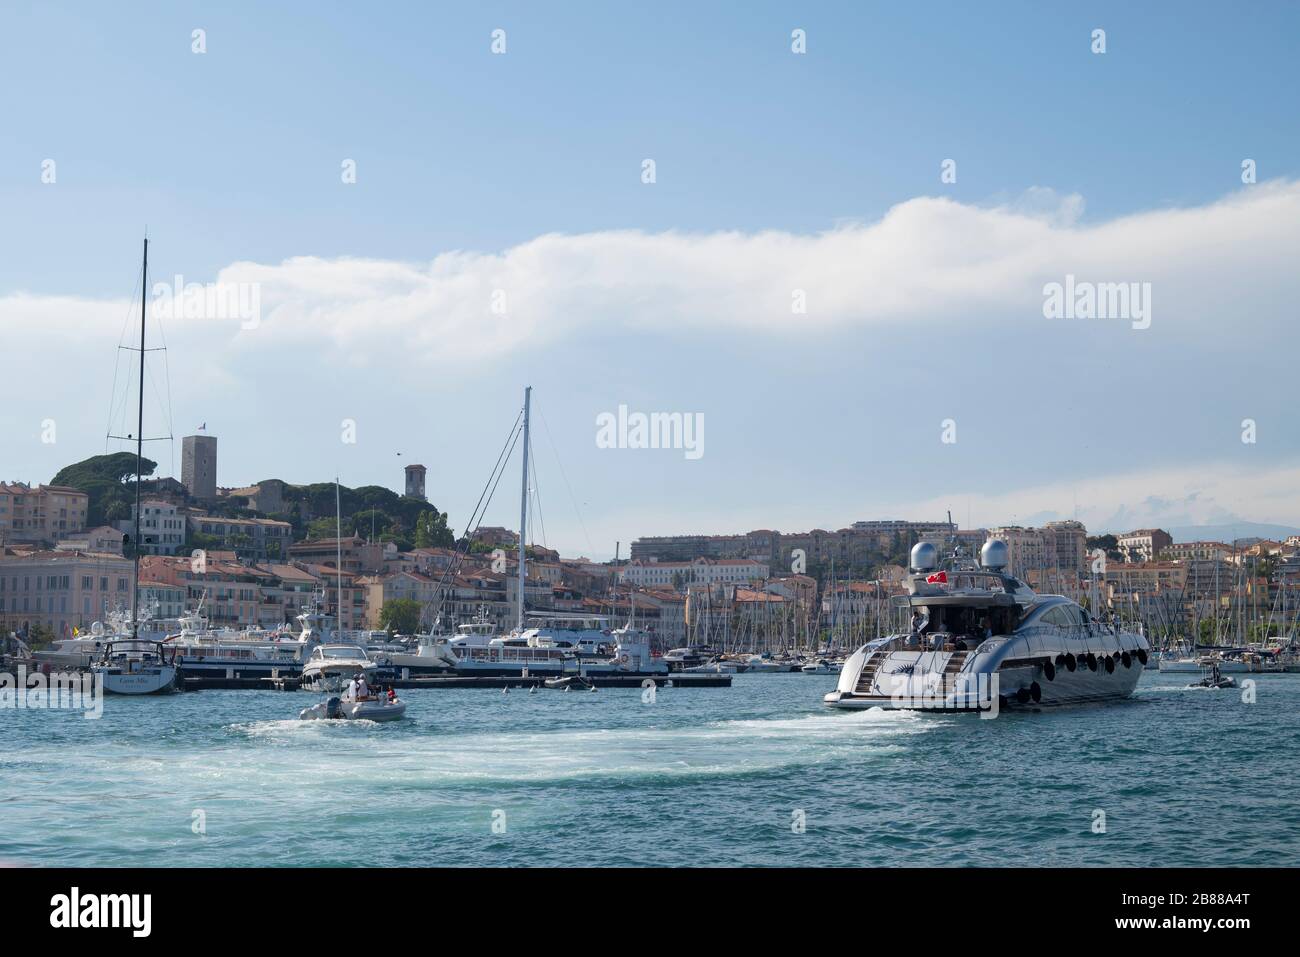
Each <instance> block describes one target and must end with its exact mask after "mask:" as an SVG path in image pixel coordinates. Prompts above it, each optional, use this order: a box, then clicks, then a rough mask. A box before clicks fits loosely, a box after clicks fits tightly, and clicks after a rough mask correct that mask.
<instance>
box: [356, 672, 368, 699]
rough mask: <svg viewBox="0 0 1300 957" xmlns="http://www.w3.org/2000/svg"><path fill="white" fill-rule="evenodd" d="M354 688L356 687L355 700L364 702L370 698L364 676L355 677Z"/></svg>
mask: <svg viewBox="0 0 1300 957" xmlns="http://www.w3.org/2000/svg"><path fill="white" fill-rule="evenodd" d="M356 686H357V698H356V700H358V701H364V700H365V699H366V698H368V697H370V688H369V687H368V686H367V685H366V676H365V675H364V674H358V675H357V678H356Z"/></svg>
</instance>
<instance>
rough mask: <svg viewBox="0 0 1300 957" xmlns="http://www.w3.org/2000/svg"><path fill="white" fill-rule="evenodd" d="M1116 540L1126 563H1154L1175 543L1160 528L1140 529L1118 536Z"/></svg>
mask: <svg viewBox="0 0 1300 957" xmlns="http://www.w3.org/2000/svg"><path fill="white" fill-rule="evenodd" d="M1115 540H1116V543H1117V544H1118V546H1119V551H1120V554H1121V555H1123V556H1124V561H1126V562H1154V561H1155V560H1156V559H1158V558H1161V557H1162V556H1164V554H1165V550H1166V549H1167V548H1168V547H1169V546H1170V545H1172V544H1173V543H1174V540H1173V538H1172V536H1170V534H1169V533H1168V532H1166V531H1165V530H1164V529H1160V528H1139V529H1137V530H1135V531H1132V532H1125V533H1124V534H1123V535H1117V536H1115Z"/></svg>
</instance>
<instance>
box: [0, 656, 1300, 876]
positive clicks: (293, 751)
mask: <svg viewBox="0 0 1300 957" xmlns="http://www.w3.org/2000/svg"><path fill="white" fill-rule="evenodd" d="M1241 677H1242V676H1239V677H1238V680H1239V681H1240V680H1241ZM1188 680H1189V676H1174V675H1165V676H1161V675H1159V674H1157V673H1155V672H1147V673H1146V674H1144V675H1143V678H1142V682H1141V684H1140V685H1139V688H1138V693H1137V695H1136V696H1135V697H1134V698H1133V700H1132V701H1130V702H1127V703H1124V704H1118V705H1109V706H1104V707H1089V708H1080V709H1074V710H1065V711H1051V712H1043V713H1036V714H1034V713H1030V714H1009V715H1003V716H1002V717H1000V718H998V719H996V720H991V721H989V720H980V719H979V718H978V717H976V716H974V715H952V716H935V715H918V714H913V713H906V712H903V713H886V712H882V711H869V712H865V713H850V712H834V711H829V710H827V709H825V708H823V706H822V705H821V703H820V700H821V696H822V695H823V694H824V693H825V692H826V691H828V690H830V689H831V688H833V687H834V683H835V679H834V678H833V677H828V676H817V677H813V676H807V675H740V676H737V678H736V681H735V684H734V686H733V687H732V688H730V689H709V690H703V689H702V690H673V689H671V688H670V689H665V690H662V691H660V692H659V694H658V696H657V698H656V700H655V701H654V703H653V704H646V703H643V701H642V697H641V692H640V691H639V690H614V689H602V690H600V691H599V692H597V693H594V694H591V693H580V692H571V693H562V692H556V691H539V692H538V693H537V694H534V695H529V694H527V693H526V692H522V691H519V690H513V691H511V692H510V693H509V694H506V695H503V694H501V693H500V692H499V691H497V692H493V691H470V690H461V691H408V692H404V693H403V696H404V697H405V698H406V700H407V702H408V704H409V710H408V712H407V715H408V716H407V719H406V720H404V721H402V722H398V723H395V724H388V725H375V724H369V723H360V722H358V723H352V722H320V721H311V722H301V721H297V720H295V718H296V715H297V712H298V710H299V709H300V708H302V707H304V706H306V705H308V704H310V703H313V702H314V701H315V700H317V698H316V697H315V696H313V695H309V694H307V693H283V692H249V691H203V692H195V693H189V694H182V695H174V696H171V697H166V698H110V699H108V701H107V703H106V710H105V714H104V717H103V719H102V720H99V721H88V720H85V719H84V718H82V717H80V716H79V715H78V714H75V713H68V712H49V711H46V712H42V711H15V710H4V711H0V859H3V860H6V861H8V862H11V863H32V864H64V865H91V866H98V865H107V866H117V865H142V866H143V865H172V866H177V865H179V866H196V865H206V866H212V865H233V866H241V865H277V864H283V865H318V864H330V865H335V864H337V865H360V864H375V865H509V866H520V865H543V864H551V865H572V864H575V863H583V864H591V865H651V864H652V865H876V866H880V865H925V866H930V865H940V866H943V865H972V864H978V865H1017V866H1018V865H1023V866H1032V865H1055V866H1067V865H1252V864H1282V865H1297V864H1300V815H1298V814H1297V813H1296V797H1295V795H1296V794H1297V793H1300V763H1298V762H1297V760H1296V757H1297V754H1298V753H1300V748H1298V746H1300V675H1293V676H1285V675H1280V676H1257V677H1256V679H1255V680H1256V682H1257V688H1256V692H1257V700H1256V702H1255V703H1253V704H1246V703H1243V702H1242V697H1241V692H1240V691H1239V690H1238V691H1202V690H1195V691H1194V690H1188V689H1186V688H1184V687H1183V686H1184V685H1185V684H1186V683H1187V681H1188ZM196 811H201V812H203V813H202V815H201V816H196V813H195V812H196ZM1097 811H1102V812H1104V813H1105V825H1106V832H1105V833H1104V834H1097V833H1093V828H1094V821H1095V820H1097V818H1096V816H1095V815H1096V812H1097ZM799 812H802V819H803V821H804V830H803V832H802V833H796V829H795V828H794V827H792V823H794V822H795V821H796V818H797V816H798V814H799ZM494 820H495V821H496V822H497V827H498V830H499V829H500V827H501V825H502V824H503V825H504V832H501V833H497V832H494V829H493V824H494ZM198 823H202V824H203V825H204V827H203V828H200V829H205V830H206V833H203V834H196V833H195V830H196V827H197V824H198Z"/></svg>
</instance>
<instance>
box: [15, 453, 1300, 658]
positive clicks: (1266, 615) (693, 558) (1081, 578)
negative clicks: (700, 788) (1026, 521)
mask: <svg viewBox="0 0 1300 957" xmlns="http://www.w3.org/2000/svg"><path fill="white" fill-rule="evenodd" d="M182 448H183V452H182V475H181V479H180V481H179V482H178V481H176V480H175V479H167V478H164V479H158V480H148V481H145V482H142V488H141V516H140V525H141V533H140V543H139V546H138V547H139V553H140V559H141V560H140V572H139V575H140V579H139V584H140V599H141V606H142V607H143V608H145V609H147V610H148V612H149V614H150V615H151V617H152V618H153V619H155V620H156V621H160V622H164V623H167V622H175V621H176V620H178V619H179V618H180V617H181V616H182V615H184V614H186V613H187V611H189V610H190V609H193V608H195V607H198V606H200V605H202V607H203V609H204V612H205V614H206V616H207V618H208V620H209V621H210V622H211V623H212V625H213V626H216V627H222V626H225V627H231V628H237V629H238V628H261V629H274V628H277V627H280V626H283V625H285V624H286V623H288V622H291V621H293V620H294V618H295V616H297V615H298V614H299V613H300V612H301V611H302V609H303V608H305V607H306V606H307V605H308V604H310V603H313V602H316V603H318V604H319V606H320V608H321V610H322V611H323V613H325V614H328V615H330V616H332V617H333V618H334V619H335V621H337V623H338V627H339V628H340V629H341V630H343V631H345V632H346V631H352V632H360V631H379V630H385V629H386V630H389V631H398V630H401V631H407V632H428V631H430V630H432V629H435V628H450V627H454V626H455V624H457V623H461V622H467V621H484V622H490V623H491V624H492V625H493V626H494V627H495V628H498V629H505V628H506V627H507V626H508V625H509V624H510V623H511V621H512V620H513V614H514V612H513V609H514V608H515V607H516V605H517V600H518V588H519V585H518V577H517V572H518V565H517V562H518V548H519V538H518V535H517V533H515V532H512V531H510V530H507V529H504V528H499V527H486V526H482V527H479V528H476V529H472V530H470V532H469V534H468V535H462V536H461V537H460V538H455V537H453V536H452V534H451V532H450V530H449V529H447V528H446V526H445V521H446V516H445V514H443V513H439V512H438V511H437V509H436V508H434V507H433V506H431V505H429V504H428V502H427V499H426V495H425V476H426V470H425V468H424V467H423V466H421V465H407V466H406V467H405V471H404V476H403V493H402V495H401V496H397V495H395V494H394V493H391V492H387V490H380V491H381V492H383V493H385V494H386V495H387V496H389V497H390V498H391V499H392V502H391V503H389V504H387V505H385V506H384V507H383V508H371V509H368V510H361V509H357V508H354V509H352V510H351V511H350V512H349V514H348V522H347V528H348V529H349V530H350V533H348V534H344V535H342V536H339V535H338V534H337V533H334V534H326V532H332V531H333V530H334V529H335V525H336V522H338V521H339V517H338V516H336V515H335V514H334V513H333V504H334V495H335V489H334V486H333V485H332V484H330V485H329V486H328V488H327V493H328V494H327V495H325V496H324V498H325V499H326V500H327V501H328V505H329V508H328V509H326V508H324V507H323V506H320V505H319V503H318V504H317V505H316V506H315V507H312V506H311V505H310V502H309V501H308V498H309V497H305V496H304V494H303V487H299V486H291V485H289V484H288V483H286V482H283V481H280V480H267V481H263V482H260V483H258V484H255V485H252V486H244V487H237V488H226V487H221V486H218V485H217V440H216V438H215V437H213V436H210V435H194V436H187V437H186V438H185V439H184V440H183V446H182ZM83 464H84V463H83ZM64 471H65V473H68V472H69V470H64ZM61 474H63V473H61ZM82 484H84V485H87V486H89V488H80V487H75V486H74V485H71V484H57V483H52V484H48V485H45V484H40V485H34V486H33V485H27V484H23V483H18V482H8V483H0V631H3V632H5V633H8V632H13V633H16V634H18V635H19V636H21V637H24V638H26V639H29V640H31V641H33V642H36V643H39V642H40V641H42V640H51V639H54V638H60V637H67V636H69V635H72V634H75V633H78V632H83V633H84V632H85V630H86V629H87V628H89V627H90V626H91V625H92V624H93V623H94V622H95V621H99V620H102V619H104V618H105V616H106V615H108V614H110V613H111V612H112V611H114V610H115V609H122V608H124V607H129V606H130V602H131V588H132V574H133V572H132V568H133V556H134V553H133V551H132V549H133V545H132V543H131V542H130V534H131V532H132V530H133V527H134V521H135V514H134V490H133V488H132V486H133V483H131V482H124V483H122V484H120V485H119V486H118V487H116V488H115V489H114V491H115V492H119V491H122V490H126V491H128V492H129V495H127V496H126V498H125V499H124V500H128V501H129V502H130V508H129V510H128V511H125V512H122V510H121V509H118V513H117V514H116V515H115V516H114V517H113V518H112V520H110V521H107V522H105V523H102V524H96V523H95V519H96V518H102V517H103V516H104V515H105V514H106V513H105V510H104V507H103V502H102V501H101V502H96V501H93V500H92V499H94V498H95V496H96V488H95V486H94V485H92V484H91V483H89V482H84V483H82ZM362 491H363V490H348V492H349V494H350V495H351V494H353V493H354V492H355V493H360V492H362ZM317 498H320V496H317ZM401 510H407V514H408V517H409V516H410V515H414V516H415V518H414V519H413V520H411V521H410V523H409V525H410V528H411V529H412V530H413V531H412V534H404V533H403V532H402V530H401V529H402V526H401V525H400V523H398V522H397V521H396V520H395V518H394V516H393V515H392V514H390V513H394V512H398V511H401ZM366 523H369V528H368V529H367V528H365V527H364V526H365V525H366ZM340 524H341V523H340ZM989 539H997V540H1000V541H1002V542H1004V543H1005V544H1006V546H1007V551H1008V555H1009V561H1010V568H1011V570H1012V571H1013V572H1014V573H1015V574H1017V575H1019V576H1020V577H1022V578H1023V579H1024V580H1025V581H1026V582H1027V583H1028V584H1030V585H1031V587H1034V588H1035V589H1038V590H1041V591H1048V592H1053V593H1059V594H1064V595H1068V596H1073V597H1075V598H1076V600H1079V601H1081V602H1083V603H1084V604H1086V605H1089V606H1091V607H1093V608H1094V609H1096V610H1097V611H1099V612H1100V613H1101V614H1103V615H1106V616H1113V617H1115V618H1118V619H1120V620H1125V621H1132V622H1138V623H1141V624H1142V625H1143V626H1144V627H1145V628H1147V629H1149V630H1150V631H1151V632H1152V633H1153V634H1157V635H1159V634H1164V635H1167V636H1182V635H1186V634H1187V633H1189V632H1195V633H1196V634H1197V636H1198V638H1199V639H1200V640H1201V642H1202V643H1204V644H1213V643H1215V642H1222V641H1226V640H1228V637H1229V635H1230V634H1231V635H1238V636H1241V635H1245V636H1246V637H1247V638H1249V639H1255V638H1261V637H1267V636H1269V635H1276V634H1279V633H1282V634H1288V633H1289V632H1290V630H1291V628H1292V625H1293V621H1292V619H1294V618H1295V616H1296V615H1297V613H1300V602H1298V601H1297V591H1296V589H1297V587H1298V586H1300V536H1290V537H1288V538H1286V539H1285V540H1281V541H1275V540H1267V539H1241V540H1237V541H1233V542H1220V541H1192V542H1176V541H1174V540H1173V537H1172V536H1171V535H1170V534H1169V533H1168V532H1167V531H1164V530H1162V529H1157V528H1146V529H1135V530H1130V531H1127V532H1124V533H1122V534H1116V535H1099V536H1089V534H1088V530H1087V529H1086V528H1085V527H1084V526H1083V525H1082V524H1081V523H1080V522H1077V521H1056V522H1048V523H1047V524H1045V525H1043V526H1042V527H1022V526H996V527H990V528H974V529H962V528H958V527H957V526H955V525H954V524H952V523H950V522H948V521H933V522H917V521H901V520H870V521H857V522H854V523H853V524H851V525H849V526H848V527H845V528H840V529H837V530H823V529H814V530H811V531H807V532H793V533H787V532H779V531H775V530H770V529H764V530H756V531H750V532H746V533H742V534H734V535H704V534H695V535H673V536H647V537H641V538H638V539H636V540H634V541H633V542H632V543H631V545H630V550H629V551H630V555H629V557H627V558H615V559H614V560H612V561H594V560H592V559H590V558H587V557H585V556H575V557H566V556H562V555H561V554H559V553H558V552H556V551H555V550H552V549H548V548H545V547H542V546H539V545H534V544H530V545H529V547H528V556H527V557H528V561H527V565H526V572H527V576H526V579H525V583H524V592H525V594H524V604H525V606H526V607H527V608H529V609H530V610H539V611H553V612H557V613H572V614H582V615H589V616H593V617H595V616H605V617H609V618H611V619H627V618H633V619H635V621H636V622H637V624H638V626H639V627H641V628H643V629H644V630H645V631H646V632H647V633H648V634H649V635H650V636H651V640H652V643H653V645H654V646H655V648H656V650H658V651H662V650H665V649H669V648H673V647H676V646H679V645H683V644H690V643H701V644H708V643H712V644H720V645H722V646H723V647H727V646H730V647H735V648H741V647H744V648H751V649H772V648H784V647H805V648H808V647H815V646H817V645H818V644H822V643H827V642H838V643H840V644H842V645H848V644H851V643H852V642H853V641H855V640H865V637H866V636H868V635H869V634H871V633H874V632H876V631H877V630H878V629H880V628H881V627H882V626H885V625H886V624H888V623H889V622H890V621H891V620H892V619H891V618H890V614H891V612H890V607H891V606H890V599H891V598H893V597H895V596H898V595H901V594H903V593H904V587H903V580H904V578H905V576H906V571H907V569H906V567H905V566H906V556H907V553H908V550H909V549H910V548H911V547H912V546H913V545H914V544H916V543H917V542H920V541H929V542H933V543H936V544H937V545H939V546H940V547H942V548H943V549H945V550H949V551H950V550H951V549H953V548H960V549H962V550H963V551H964V552H965V553H966V554H968V555H975V554H977V553H978V552H979V549H980V547H981V546H982V545H983V544H984V543H985V542H986V541H988V540H989ZM398 610H403V611H404V613H403V614H396V613H395V612H397V611H398Z"/></svg>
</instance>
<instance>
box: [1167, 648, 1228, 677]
mask: <svg viewBox="0 0 1300 957" xmlns="http://www.w3.org/2000/svg"><path fill="white" fill-rule="evenodd" d="M1211 665H1218V668H1219V671H1221V672H1222V673H1224V674H1244V673H1245V672H1247V671H1250V665H1249V663H1248V662H1247V661H1246V660H1245V659H1244V658H1225V657H1224V656H1223V655H1221V654H1219V653H1218V652H1212V653H1210V654H1205V655H1196V656H1194V657H1193V656H1183V657H1179V658H1161V659H1160V666H1159V667H1160V670H1161V671H1162V672H1167V673H1171V674H1201V673H1202V672H1203V671H1204V670H1205V669H1206V668H1208V667H1210V666H1211Z"/></svg>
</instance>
